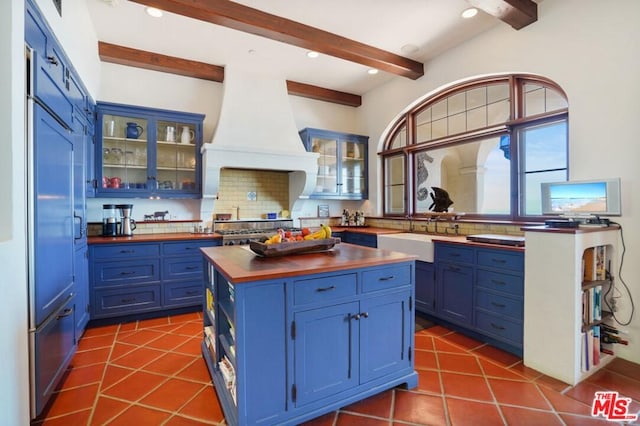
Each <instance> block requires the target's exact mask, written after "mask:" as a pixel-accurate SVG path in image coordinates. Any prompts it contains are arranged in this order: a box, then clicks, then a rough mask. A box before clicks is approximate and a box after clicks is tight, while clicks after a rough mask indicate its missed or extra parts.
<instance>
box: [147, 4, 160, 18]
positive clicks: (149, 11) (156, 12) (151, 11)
mask: <svg viewBox="0 0 640 426" xmlns="http://www.w3.org/2000/svg"><path fill="white" fill-rule="evenodd" d="M147 15H149V16H153V17H154V18H159V17H161V16H162V11H161V10H160V9H157V8H155V7H148V8H147Z"/></svg>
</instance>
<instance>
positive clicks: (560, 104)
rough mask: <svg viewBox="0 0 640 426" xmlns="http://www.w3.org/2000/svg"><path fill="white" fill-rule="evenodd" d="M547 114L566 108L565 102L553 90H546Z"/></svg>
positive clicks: (562, 97)
mask: <svg viewBox="0 0 640 426" xmlns="http://www.w3.org/2000/svg"><path fill="white" fill-rule="evenodd" d="M546 92H547V102H546V103H547V112H550V111H556V110H558V109H563V108H566V107H567V100H566V99H565V98H564V96H562V95H561V94H560V93H558V92H556V91H555V90H552V89H549V88H547V90H546Z"/></svg>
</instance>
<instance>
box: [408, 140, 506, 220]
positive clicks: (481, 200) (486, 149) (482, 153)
mask: <svg viewBox="0 0 640 426" xmlns="http://www.w3.org/2000/svg"><path fill="white" fill-rule="evenodd" d="M421 155H422V156H423V157H421ZM421 158H422V160H423V161H421V162H420V159H421ZM429 159H430V160H431V161H429ZM416 160H417V162H418V164H417V167H416V170H417V176H416V199H417V201H416V213H424V212H427V211H429V210H430V209H429V208H430V207H431V204H432V203H433V199H432V197H431V194H432V193H433V187H437V188H441V189H444V190H445V191H447V193H448V194H449V198H450V199H451V200H452V201H453V204H452V205H451V209H452V210H453V211H456V212H466V213H476V214H509V211H510V202H509V200H510V198H509V197H510V192H511V190H510V181H511V180H510V177H509V173H510V161H509V160H508V159H507V158H505V154H504V152H503V151H502V150H500V137H491V138H487V139H484V140H480V141H474V142H470V143H466V144H463V145H456V146H450V147H444V148H438V149H431V150H425V151H422V152H421V153H419V154H417V155H416ZM421 167H424V169H425V170H421Z"/></svg>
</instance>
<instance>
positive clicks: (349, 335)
mask: <svg viewBox="0 0 640 426" xmlns="http://www.w3.org/2000/svg"><path fill="white" fill-rule="evenodd" d="M358 313H359V304H358V302H352V303H343V304H340V305H334V306H328V307H322V308H318V309H312V310H308V311H303V312H296V313H295V314H294V322H295V329H296V332H295V337H294V339H293V345H294V365H295V366H294V385H295V389H296V391H295V396H294V397H292V399H293V402H294V403H295V404H296V406H297V407H300V406H303V405H305V404H308V403H310V402H313V401H316V400H318V399H321V398H325V397H327V396H330V395H333V394H335V393H337V392H340V391H343V390H345V389H348V388H351V387H353V386H356V385H357V384H358V364H357V362H358V355H357V352H358V334H359V320H357V319H356V315H357V314H358ZM358 318H359V317H358Z"/></svg>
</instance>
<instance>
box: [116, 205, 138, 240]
mask: <svg viewBox="0 0 640 426" xmlns="http://www.w3.org/2000/svg"><path fill="white" fill-rule="evenodd" d="M116 208H117V209H119V210H120V230H119V231H120V232H119V233H118V234H119V235H133V230H134V229H136V221H135V220H133V218H132V217H131V211H132V210H133V204H117V205H116Z"/></svg>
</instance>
